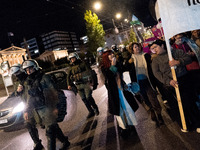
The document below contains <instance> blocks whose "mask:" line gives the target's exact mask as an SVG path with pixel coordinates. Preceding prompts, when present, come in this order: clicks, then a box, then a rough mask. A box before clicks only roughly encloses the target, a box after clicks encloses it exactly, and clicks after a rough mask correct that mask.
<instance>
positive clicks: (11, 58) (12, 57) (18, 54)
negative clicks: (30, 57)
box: [0, 46, 26, 66]
mask: <svg viewBox="0 0 200 150" xmlns="http://www.w3.org/2000/svg"><path fill="white" fill-rule="evenodd" d="M0 57H1V59H0V64H1V63H2V62H6V61H8V63H9V65H10V66H12V65H14V64H16V63H19V64H22V62H23V61H24V60H23V59H26V49H23V48H20V47H16V46H11V47H9V48H7V49H4V50H1V51H0Z"/></svg>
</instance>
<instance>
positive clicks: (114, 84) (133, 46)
mask: <svg viewBox="0 0 200 150" xmlns="http://www.w3.org/2000/svg"><path fill="white" fill-rule="evenodd" d="M188 35H189V34H178V35H175V36H174V37H173V38H172V39H171V40H170V44H171V52H172V57H173V59H172V60H170V61H169V58H168V53H167V47H166V43H165V41H164V40H160V39H157V40H155V41H152V42H150V43H149V49H150V51H151V54H149V53H144V52H143V51H142V46H141V45H142V43H135V42H131V43H130V44H129V45H128V46H126V47H125V46H123V47H117V45H113V46H112V47H111V48H110V49H109V48H105V49H103V48H98V49H97V52H98V59H97V60H98V67H99V70H100V72H101V73H102V74H103V75H104V78H105V79H104V82H105V86H106V88H107V90H108V110H109V112H110V113H111V114H113V115H115V116H116V119H117V121H118V124H119V126H120V127H121V128H122V129H128V128H129V126H130V125H135V124H137V123H136V122H137V119H136V118H135V115H134V113H135V111H133V112H132V110H133V109H132V110H131V111H130V109H131V108H133V107H132V106H131V103H130V102H129V100H128V99H129V98H127V97H126V96H125V94H124V93H123V92H121V91H126V89H127V87H126V86H127V85H126V84H124V81H123V72H125V71H128V72H129V75H130V79H131V82H132V83H134V82H136V83H137V84H138V85H139V86H140V92H139V96H137V94H138V93H135V95H134V98H135V99H138V101H140V102H142V103H145V106H147V107H145V108H146V109H147V111H148V112H149V113H150V116H151V119H152V120H153V121H155V123H156V126H161V125H164V120H163V117H162V113H161V112H162V108H161V105H160V102H159V101H158V99H157V95H158V94H160V95H161V97H162V99H163V103H164V106H166V108H167V109H168V110H169V112H170V116H171V117H172V119H173V120H175V121H177V123H178V124H179V125H180V127H181V131H183V132H187V131H193V130H196V132H198V133H200V118H199V117H200V109H199V108H198V107H197V106H198V103H199V95H200V87H199V85H200V67H199V66H200V47H199V40H200V30H195V31H192V32H191V34H190V35H191V36H190V37H189V36H188ZM171 67H174V68H175V72H176V77H177V80H174V78H173V76H172V72H171ZM177 87H179V91H180V96H181V101H182V106H183V112H184V117H185V121H186V126H187V130H183V127H182V123H181V117H180V114H179V107H178V103H177V98H176V93H175V88H177ZM122 97H123V98H122ZM127 102H128V104H127ZM124 103H126V105H124ZM124 106H126V107H124ZM127 106H128V107H127ZM121 111H123V113H122V112H121ZM127 111H128V114H127ZM130 115H131V116H132V119H134V121H132V123H130V121H129V119H130ZM124 116H125V117H126V119H124ZM122 122H123V124H124V126H121V124H122Z"/></svg>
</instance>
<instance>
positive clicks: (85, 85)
mask: <svg viewBox="0 0 200 150" xmlns="http://www.w3.org/2000/svg"><path fill="white" fill-rule="evenodd" d="M69 60H70V67H69V70H68V74H67V84H68V89H69V90H71V88H72V85H73V83H75V85H76V87H77V89H78V93H79V95H80V97H81V99H82V101H83V102H84V104H85V106H86V107H87V109H88V111H89V114H88V116H87V118H90V117H92V116H94V115H95V114H96V115H99V109H98V106H97V105H96V103H95V101H94V99H93V97H92V88H91V82H90V81H91V80H90V78H91V68H90V67H89V66H88V65H86V64H85V63H84V62H83V61H81V60H80V59H79V56H78V54H77V53H70V54H69Z"/></svg>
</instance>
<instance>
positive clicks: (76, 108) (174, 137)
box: [0, 82, 200, 150]
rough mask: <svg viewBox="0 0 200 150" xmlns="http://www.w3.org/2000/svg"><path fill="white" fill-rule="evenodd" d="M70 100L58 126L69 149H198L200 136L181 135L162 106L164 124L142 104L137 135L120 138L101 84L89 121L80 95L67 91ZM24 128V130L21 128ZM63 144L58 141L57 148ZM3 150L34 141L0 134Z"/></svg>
mask: <svg viewBox="0 0 200 150" xmlns="http://www.w3.org/2000/svg"><path fill="white" fill-rule="evenodd" d="M65 93H66V94H67V95H68V97H67V115H66V117H65V120H64V121H63V122H62V123H59V125H60V127H61V129H62V130H63V132H64V134H65V135H67V136H68V137H69V141H70V142H71V145H70V147H69V149H70V150H80V149H83V150H90V149H91V150H161V149H162V150H172V149H177V150H198V149H199V146H200V140H199V138H200V134H198V133H196V132H195V131H194V132H188V133H182V132H181V130H180V127H179V126H178V124H177V123H176V122H173V121H172V119H171V118H170V117H169V115H168V114H167V112H166V110H165V107H164V106H163V105H162V102H161V101H160V103H161V105H162V107H163V110H162V114H163V116H164V117H163V118H164V121H165V125H162V126H161V127H156V125H155V123H154V122H152V121H151V118H150V115H149V114H148V112H147V111H146V110H145V109H144V107H143V106H142V105H140V104H139V109H138V110H137V111H136V117H137V121H138V125H137V126H136V131H137V133H134V134H131V135H130V136H129V137H127V138H126V139H123V138H122V137H120V136H119V130H118V127H117V122H116V120H115V118H114V117H113V115H111V114H109V113H108V112H107V100H108V98H107V91H106V88H105V86H104V85H103V84H102V83H101V82H100V83H99V86H98V89H96V90H95V91H94V92H93V97H94V99H95V101H96V103H97V105H98V106H99V111H100V114H99V116H95V117H93V118H90V119H87V118H86V116H87V114H88V111H87V109H86V107H85V105H84V103H83V102H82V101H81V99H80V97H79V95H77V96H75V95H74V94H73V93H72V92H71V91H65ZM20 128H21V129H20ZM38 128H39V135H40V138H41V139H42V144H43V145H44V146H45V148H46V145H47V141H46V137H45V130H44V129H41V128H40V127H38ZM60 147H61V143H60V142H59V141H57V149H59V148H60ZM0 149H1V150H31V149H33V142H32V140H31V138H30V136H29V134H28V132H27V130H26V129H25V128H23V126H22V127H19V129H17V130H10V131H9V130H8V131H2V130H1V131H0Z"/></svg>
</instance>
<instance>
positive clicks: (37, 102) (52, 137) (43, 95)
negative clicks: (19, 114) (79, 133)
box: [22, 60, 70, 150]
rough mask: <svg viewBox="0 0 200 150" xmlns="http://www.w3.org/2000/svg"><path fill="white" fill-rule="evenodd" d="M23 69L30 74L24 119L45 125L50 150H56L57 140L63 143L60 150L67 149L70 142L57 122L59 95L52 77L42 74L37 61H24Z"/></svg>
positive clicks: (26, 85)
mask: <svg viewBox="0 0 200 150" xmlns="http://www.w3.org/2000/svg"><path fill="white" fill-rule="evenodd" d="M22 68H23V70H24V71H25V72H26V73H27V74H28V77H27V79H26V81H25V83H24V87H25V90H26V92H25V94H26V95H27V96H26V99H27V100H26V109H25V110H24V119H25V120H26V121H28V120H29V119H31V118H34V121H35V122H37V123H38V124H41V122H42V124H44V125H45V129H46V137H47V143H48V144H47V149H48V150H55V149H56V138H58V139H59V140H60V141H61V142H62V143H63V147H62V148H61V149H60V150H65V149H67V147H69V145H70V142H69V141H68V137H67V136H64V134H63V132H62V130H61V129H60V127H59V125H58V123H57V120H56V119H57V117H58V109H57V103H58V93H57V90H56V89H55V88H54V85H53V82H52V80H51V78H50V76H48V75H45V74H44V73H42V70H41V68H40V67H39V65H38V63H37V62H36V61H35V60H26V61H24V62H23V64H22ZM31 136H32V135H31ZM40 143H41V141H40Z"/></svg>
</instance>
